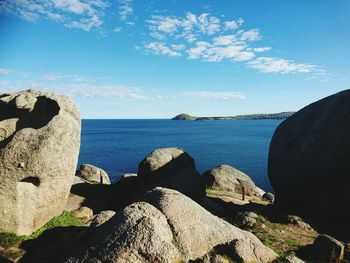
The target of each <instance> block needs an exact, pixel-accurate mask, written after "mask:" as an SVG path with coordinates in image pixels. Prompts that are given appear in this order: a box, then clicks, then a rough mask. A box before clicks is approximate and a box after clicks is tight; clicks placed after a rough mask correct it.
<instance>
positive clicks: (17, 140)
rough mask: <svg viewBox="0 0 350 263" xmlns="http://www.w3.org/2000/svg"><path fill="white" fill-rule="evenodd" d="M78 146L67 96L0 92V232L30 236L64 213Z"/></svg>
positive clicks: (74, 116)
mask: <svg viewBox="0 0 350 263" xmlns="http://www.w3.org/2000/svg"><path fill="white" fill-rule="evenodd" d="M79 148H80V116H79V113H78V110H77V108H76V107H75V105H74V104H73V102H72V100H71V99H70V98H68V97H66V96H59V95H56V94H52V93H44V92H39V91H34V90H27V91H22V92H19V93H11V94H3V95H0V180H1V184H0V231H2V232H11V233H16V234H19V235H29V234H31V233H32V232H33V231H35V230H36V229H38V228H40V227H41V226H42V225H44V224H45V223H46V222H48V221H49V220H50V219H51V218H52V217H54V216H57V215H59V214H61V213H62V211H63V209H64V207H65V204H66V201H67V198H68V195H69V190H70V187H71V185H72V182H73V179H74V173H75V170H76V165H77V160H78V154H79Z"/></svg>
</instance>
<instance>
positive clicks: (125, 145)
mask: <svg viewBox="0 0 350 263" xmlns="http://www.w3.org/2000/svg"><path fill="white" fill-rule="evenodd" d="M280 122H281V121H279V120H245V121H171V120H83V124H82V141H81V150H80V157H79V164H81V163H90V164H93V165H96V166H98V167H101V168H103V169H105V170H106V171H107V172H108V174H109V175H110V177H111V179H112V181H116V180H118V179H119V177H120V176H121V174H123V173H136V172H137V167H138V164H139V162H140V161H141V160H142V159H143V158H144V157H145V156H146V155H147V154H148V153H150V152H151V151H152V150H154V149H156V148H160V147H174V146H177V147H181V148H184V149H185V150H187V152H188V153H189V154H190V155H191V156H192V157H193V158H194V160H195V162H196V166H197V169H198V170H199V172H201V173H203V172H205V171H207V170H208V169H211V168H213V167H215V166H217V165H220V164H228V165H232V166H234V167H236V168H237V169H239V170H241V171H243V172H245V173H246V174H248V175H249V176H250V177H251V178H252V180H253V181H254V182H255V183H256V185H257V186H259V187H261V188H263V189H264V190H268V191H271V190H272V189H271V186H270V183H269V181H268V177H267V157H268V147H269V144H270V140H271V138H272V135H273V132H274V130H275V129H276V127H277V126H278V124H279V123H280Z"/></svg>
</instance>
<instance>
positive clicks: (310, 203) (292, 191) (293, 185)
mask: <svg viewBox="0 0 350 263" xmlns="http://www.w3.org/2000/svg"><path fill="white" fill-rule="evenodd" d="M349 134H350V90H345V91H342V92H339V93H337V94H334V95H332V96H329V97H326V98H324V99H322V100H319V101H317V102H315V103H312V104H310V105H308V106H306V107H305V108H303V109H301V110H300V111H298V112H297V113H295V114H294V115H293V116H291V117H289V118H288V119H286V120H285V121H284V122H283V123H282V124H280V126H279V127H278V128H277V129H276V131H275V134H274V135H273V138H272V141H271V145H270V153H269V165H268V170H269V179H270V182H271V185H272V187H273V189H274V191H275V194H276V201H275V202H276V203H277V204H278V205H280V206H282V207H284V208H288V209H290V210H292V212H295V213H299V214H300V213H304V214H307V215H308V216H309V217H310V218H311V219H313V221H315V222H316V223H318V222H319V221H321V220H323V221H324V222H325V224H327V225H328V227H329V228H330V229H332V230H335V229H336V228H339V233H341V234H346V235H347V239H348V238H349V234H350V227H349V224H348V221H349V213H348V210H347V209H346V207H347V206H348V205H349V202H350V192H349V187H350V136H349ZM341 225H343V226H341Z"/></svg>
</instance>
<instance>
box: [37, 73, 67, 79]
mask: <svg viewBox="0 0 350 263" xmlns="http://www.w3.org/2000/svg"><path fill="white" fill-rule="evenodd" d="M62 78H63V75H62V74H60V73H47V74H45V75H43V76H42V79H43V80H58V79H62Z"/></svg>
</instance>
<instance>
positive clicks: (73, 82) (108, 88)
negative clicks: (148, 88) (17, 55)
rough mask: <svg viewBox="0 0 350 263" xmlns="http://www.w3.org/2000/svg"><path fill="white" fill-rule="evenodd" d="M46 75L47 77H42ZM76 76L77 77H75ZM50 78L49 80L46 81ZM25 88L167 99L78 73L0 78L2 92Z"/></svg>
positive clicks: (92, 95) (79, 94)
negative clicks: (28, 77) (103, 82)
mask: <svg viewBox="0 0 350 263" xmlns="http://www.w3.org/2000/svg"><path fill="white" fill-rule="evenodd" d="M44 77H47V79H44ZM77 78H78V79H77ZM48 79H50V81H47V80H48ZM26 89H37V90H41V91H47V92H55V93H58V94H63V95H67V96H72V97H79V98H98V97H103V98H115V99H130V100H163V99H168V97H167V96H164V95H162V94H145V91H144V90H143V89H142V88H140V87H137V86H129V85H121V84H101V79H96V80H93V79H90V80H89V79H88V78H86V77H82V76H79V75H75V74H73V75H70V74H60V73H48V74H45V75H43V76H40V77H39V78H31V79H23V78H20V77H19V78H17V79H16V80H0V90H1V91H2V92H15V91H20V90H26Z"/></svg>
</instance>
